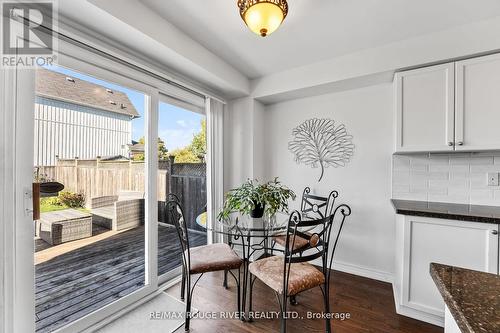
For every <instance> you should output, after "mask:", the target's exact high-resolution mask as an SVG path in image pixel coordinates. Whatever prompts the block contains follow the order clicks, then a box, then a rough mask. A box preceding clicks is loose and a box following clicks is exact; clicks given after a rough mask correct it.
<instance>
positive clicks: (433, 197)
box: [428, 194, 469, 203]
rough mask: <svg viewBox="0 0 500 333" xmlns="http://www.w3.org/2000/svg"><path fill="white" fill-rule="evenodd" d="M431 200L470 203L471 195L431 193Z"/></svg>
mask: <svg viewBox="0 0 500 333" xmlns="http://www.w3.org/2000/svg"><path fill="white" fill-rule="evenodd" d="M428 198H429V201H434V202H446V203H468V202H469V197H468V196H467V195H442V194H429V196H428Z"/></svg>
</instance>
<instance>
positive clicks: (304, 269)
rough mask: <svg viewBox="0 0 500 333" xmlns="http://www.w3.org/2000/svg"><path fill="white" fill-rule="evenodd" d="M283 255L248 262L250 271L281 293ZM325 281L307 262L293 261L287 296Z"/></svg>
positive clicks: (321, 274)
mask: <svg viewBox="0 0 500 333" xmlns="http://www.w3.org/2000/svg"><path fill="white" fill-rule="evenodd" d="M283 261H284V258H283V257H278V256H275V257H269V258H265V259H261V260H257V261H255V262H253V263H251V264H250V266H249V269H250V273H252V274H253V275H255V276H256V277H257V278H259V279H260V280H261V281H262V282H264V283H265V284H266V285H268V286H269V287H270V288H272V289H273V290H275V291H276V292H278V293H280V294H282V293H283V266H284V262H283ZM323 283H325V276H324V274H323V273H322V272H320V271H319V270H318V269H317V268H316V267H314V266H313V265H311V264H309V263H293V264H291V267H290V277H289V280H288V296H293V295H296V294H298V293H300V292H302V291H304V290H307V289H311V288H314V287H317V286H320V285H322V284H323Z"/></svg>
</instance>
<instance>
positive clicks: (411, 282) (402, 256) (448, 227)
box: [394, 215, 499, 326]
mask: <svg viewBox="0 0 500 333" xmlns="http://www.w3.org/2000/svg"><path fill="white" fill-rule="evenodd" d="M498 259H499V241H498V225H497V224H488V223H479V222H464V221H455V220H446V219H437V218H427V217H417V216H403V215H397V221H396V270H395V271H396V274H395V281H394V292H395V300H396V309H397V312H398V313H399V314H402V315H406V316H409V317H412V318H415V319H418V320H422V321H426V322H429V323H432V324H435V325H440V326H443V325H444V309H445V304H444V301H443V298H442V296H441V295H440V293H439V291H438V289H437V287H436V285H435V283H434V281H433V280H432V278H431V276H430V273H429V269H430V263H431V262H436V263H441V264H446V265H451V266H458V267H463V268H468V269H473V270H478V271H483V272H489V273H494V274H498V265H499V262H498Z"/></svg>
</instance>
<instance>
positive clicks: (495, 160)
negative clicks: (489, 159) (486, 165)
mask: <svg viewBox="0 0 500 333" xmlns="http://www.w3.org/2000/svg"><path fill="white" fill-rule="evenodd" d="M493 162H494V163H495V164H500V156H495V157H493Z"/></svg>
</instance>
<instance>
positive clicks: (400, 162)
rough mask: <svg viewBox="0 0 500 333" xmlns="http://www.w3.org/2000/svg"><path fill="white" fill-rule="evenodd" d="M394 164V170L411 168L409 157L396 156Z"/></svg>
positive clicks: (393, 160)
mask: <svg viewBox="0 0 500 333" xmlns="http://www.w3.org/2000/svg"><path fill="white" fill-rule="evenodd" d="M392 162H393V164H392V165H393V169H394V170H407V169H409V168H410V158H409V157H408V156H403V155H394V156H393V159H392Z"/></svg>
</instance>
